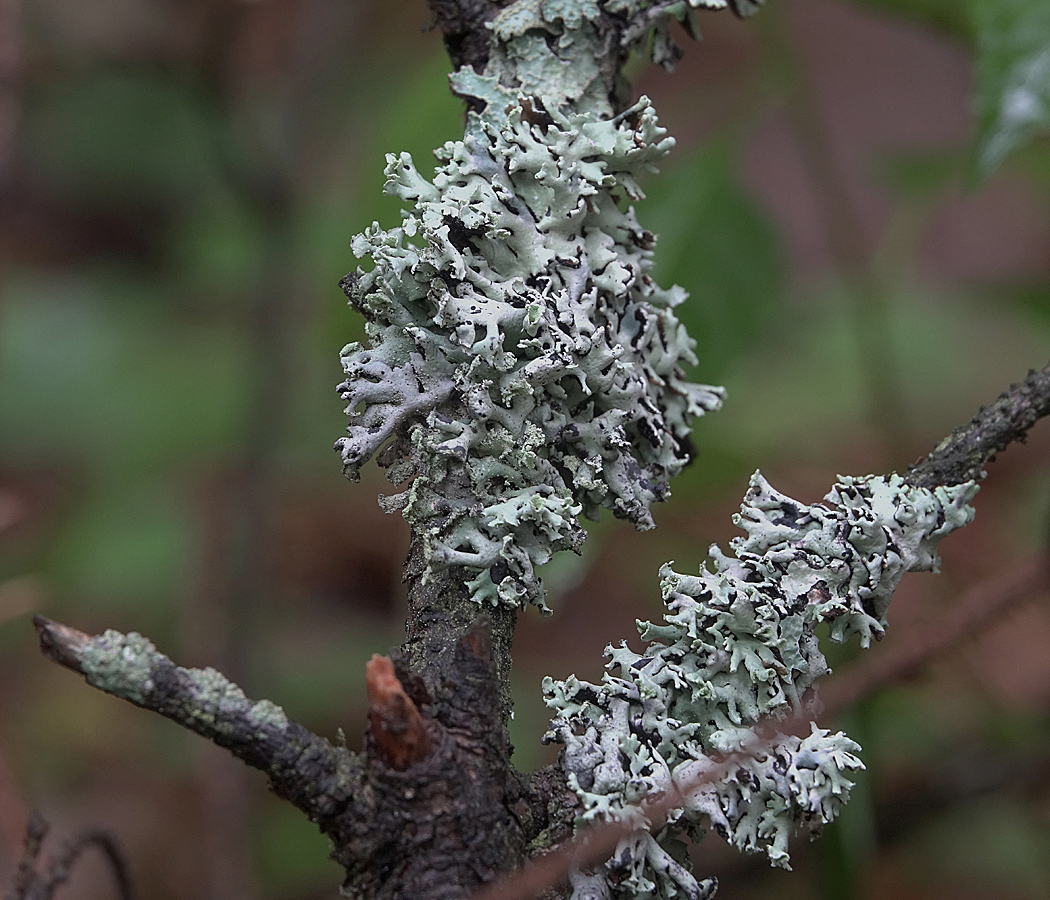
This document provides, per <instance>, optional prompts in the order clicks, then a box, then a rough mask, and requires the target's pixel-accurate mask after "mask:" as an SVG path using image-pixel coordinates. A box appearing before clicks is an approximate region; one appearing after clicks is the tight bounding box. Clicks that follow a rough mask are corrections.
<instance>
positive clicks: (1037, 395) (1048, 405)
mask: <svg viewBox="0 0 1050 900" xmlns="http://www.w3.org/2000/svg"><path fill="white" fill-rule="evenodd" d="M1047 414H1050V365H1047V366H1046V367H1045V368H1043V369H1040V370H1039V371H1038V372H1036V371H1034V370H1033V371H1030V372H1029V373H1028V377H1027V378H1025V379H1024V381H1021V382H1019V383H1018V384H1014V385H1011V386H1010V388H1009V390H1006V391H1003V392H1002V393H1001V394H1000V395H999V397H998V399H997V400H996V401H995V402H994V403H993V404H992V405H991V406H986V407H981V409H980V410H979V411H978V413H977V415H976V416H974V417H973V418H972V419H971V420H970V421H969V422H967V423H966V424H965V425H962V426H960V427H959V428H956V429H955V431H953V432H952V433H951V434H950V435H948V437H946V438H945V439H944V440H943V441H941V442H940V443H939V444H938V445H937V446H936V447H935V448H934V450H933V452H932V453H930V455H929V456H927V457H926V458H925V459H922V460H920V461H919V462H917V463H915V464H914V465H912V466H911V467H910V468H909V469H908V471H907V472H906V473H905V475H904V477H905V480H907V481H908V482H910V483H911V484H914V485H917V486H918V487H924V488H934V487H936V486H937V485H939V484H943V485H952V484H963V483H964V482H967V481H980V480H981V478H982V477H983V475H982V471H983V469H984V467H985V465H987V464H988V463H989V462H991V461H992V460H994V459H995V455H996V454H997V453H999V452H1001V451H1003V450H1005V449H1006V448H1007V447H1008V446H1009V445H1010V444H1012V443H1013V442H1014V441H1021V442H1024V440H1025V438H1026V436H1027V434H1028V429H1029V428H1031V427H1032V426H1033V425H1034V424H1035V423H1036V422H1037V421H1038V420H1039V419H1041V418H1042V417H1043V416H1045V415H1047Z"/></svg>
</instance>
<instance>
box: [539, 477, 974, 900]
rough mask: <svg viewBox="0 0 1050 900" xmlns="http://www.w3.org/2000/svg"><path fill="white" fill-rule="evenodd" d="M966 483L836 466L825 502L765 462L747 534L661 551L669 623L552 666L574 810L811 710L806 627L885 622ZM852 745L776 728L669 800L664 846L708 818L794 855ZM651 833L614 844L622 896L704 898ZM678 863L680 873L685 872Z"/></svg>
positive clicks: (743, 515) (961, 504)
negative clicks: (687, 553)
mask: <svg viewBox="0 0 1050 900" xmlns="http://www.w3.org/2000/svg"><path fill="white" fill-rule="evenodd" d="M976 491H977V487H976V485H974V484H973V483H972V482H971V483H967V484H963V485H957V486H954V487H939V488H937V489H935V490H932V491H931V490H927V489H925V488H917V487H913V486H910V485H908V484H907V483H905V481H904V480H903V479H902V478H901V477H900V476H898V475H890V476H885V477H883V476H870V477H866V478H841V479H840V480H839V482H838V484H837V485H836V486H835V487H834V488H833V489H832V490H831V492H830V493H829V494H828V495H827V497H826V498H825V501H824V504H815V505H813V506H807V505H805V504H802V503H798V502H796V501H794V500H792V499H791V498H789V497H787V496H785V495H783V494H781V493H778V492H777V491H775V490H774V489H773V488H772V487H770V485H769V484H768V483H767V482H766V480H765V479H764V478H762V476H761V475H759V474H757V473H756V475H755V476H754V477H753V478H752V480H751V488H750V490H749V491H748V493H747V495H746V497H745V499H744V503H743V505H742V507H741V512H740V514H739V515H738V516H736V517H735V519H734V521H735V522H736V524H737V525H739V526H740V527H741V528H743V529H744V530H745V531H746V532H747V535H746V537H740V538H737V539H735V540H734V541H733V543H732V549H733V555H732V556H731V557H730V556H727V555H726V554H724V553H722V552H721V551H720V550H719V549H718V547H717V546H713V547H712V548H711V551H710V555H711V560H712V563H713V571H712V570H709V569H707V568H702V569H701V571H700V573H699V574H698V575H695V576H691V575H681V574H678V573H676V572H674V571H673V570H672V569H671V568H670V567H669V566H665V567H664V568H663V570H662V572H661V585H662V590H663V595H664V601H665V602H666V604H667V606H668V608H669V612H668V613H667V615H666V616H665V617H664V618H665V623H666V624H664V625H653V624H651V623H639V630H640V633H641V636H642V637H643V639H645V640H646V641H648V642H649V645H648V646H647V647H646V649H645V650H644V651H643V652H642V653H635V652H634V651H632V650H630V649H629V648H628V647H627V646H626V644H623V645H621V646H620V647H609V648H608V649H607V650H606V655H607V657H608V659H609V662H608V667H609V669H611V670H615V671H617V673H618V674H616V675H613V674H607V675H606V676H605V677H604V679H603V682H602V683H601V684H600V685H594V684H588V683H586V682H581V681H579V680H577V679H576V678H573V677H570V678H569V679H567V680H565V681H554V680H552V679H550V678H548V679H545V681H544V691H545V693H546V697H547V703H548V705H549V706H551V707H552V708H554V709H556V710H557V711H558V715H557V717H556V718H555V719H553V720H552V722H551V730H550V732H548V735H547V738H546V739H547V740H554V741H558V742H560V743H562V744H564V745H565V752H564V756H563V762H564V766H565V769H566V771H567V772H568V773H569V780H570V784H571V785H572V786H573V788H574V789H575V790H576V791H577V793H578V794H579V796H580V799H581V802H582V804H583V808H584V813H583V814H582V816H581V817H580V818H581V821H586V820H588V819H592V818H613V819H616V818H626V819H627V820H628V821H638V823H639V827H643V826H644V825H645V824H646V823H645V822H644V821H642V817H641V814H640V813H639V811H638V810H637V808H636V807H635V806H634V804H637V803H638V802H639V801H641V800H642V799H644V798H646V797H649V796H652V795H654V794H656V793H659V792H660V791H664V790H667V789H668V788H669V787H670V786H671V785H675V786H677V787H680V788H682V789H687V788H688V786H689V785H690V784H691V783H692V782H693V781H694V780H695V778H696V777H697V776H698V775H700V774H701V773H702V772H704V771H707V770H709V769H710V768H711V767H712V766H713V765H714V763H713V762H712V761H711V760H712V758H713V757H718V756H721V755H724V754H727V753H732V752H734V751H738V750H740V749H741V748H747V747H748V746H749V743H750V742H751V741H752V740H753V728H754V726H755V724H756V723H757V722H759V721H760V720H764V721H767V722H769V721H772V722H775V721H776V720H777V719H778V718H783V717H786V716H787V715H789V714H799V713H801V712H804V710H803V707H802V698H803V695H804V694H805V692H806V691H807V690H808V689H809V688H810V687H812V685H813V683H814V681H815V680H816V679H817V678H818V677H819V676H821V675H824V674H826V673H827V672H828V667H827V664H826V663H825V660H824V656H823V654H822V653H821V650H820V647H819V644H818V641H817V637H816V633H815V629H816V627H817V626H818V625H819V624H821V623H827V624H828V625H829V626H830V636H831V638H832V640H837V641H843V640H847V639H848V638H849V637H850V636H851V635H854V634H856V635H858V636H859V638H860V641H861V643H862V645H864V646H867V645H868V643H869V642H870V640H871V638H872V637H875V638H879V637H881V636H882V634H883V632H884V629H885V625H886V621H885V615H886V609H887V606H888V604H889V600H890V598H891V596H892V595H893V592H894V590H895V589H896V587H897V585H898V584H899V582H900V580H901V578H902V577H903V576H904V574H905V573H906V572H922V571H936V570H937V565H938V558H937V553H936V546H937V542H938V541H939V540H940V539H941V538H943V537H944V536H945V535H946V534H948V533H949V532H951V531H953V530H955V529H956V528H959V527H961V526H963V525H965V524H966V523H967V522H969V521H970V520H971V518H972V516H973V510H972V508H971V507H970V506H969V502H970V501H971V500H972V499H973V496H974V494H975V493H976ZM858 751H859V747H858V746H857V745H856V744H855V743H854V742H853V741H851V740H850V739H849V738H847V737H846V736H845V735H842V734H830V733H828V732H827V731H824V730H821V729H819V728H817V727H816V725H814V726H813V730H812V733H811V734H810V735H809V736H807V737H806V738H804V739H799V738H798V737H794V736H787V735H781V736H780V737H778V738H775V739H773V740H772V741H771V742H770V743H769V746H768V747H767V748H765V749H764V750H763V752H762V753H760V754H758V755H754V754H751V755H750V756H749V759H748V760H747V761H745V762H742V763H741V765H740V766H739V768H738V769H737V771H736V772H735V773H734V774H733V775H731V776H730V777H729V778H726V779H723V780H721V781H718V782H715V783H711V784H707V785H705V786H704V787H703V788H702V789H701V790H700V791H699V792H698V793H696V794H695V796H693V797H692V798H691V799H690V801H689V802H688V803H687V804H686V806H685V807H684V808H683V809H681V810H678V811H676V812H675V813H674V814H673V815H672V817H671V820H670V825H669V830H668V832H667V833H666V834H665V835H664V836H663V839H662V840H661V841H660V842H658V843H664V844H665V845H666V846H665V849H668V850H673V848H674V840H675V837H674V836H675V834H677V833H680V832H683V831H684V832H686V833H688V834H690V835H691V836H692V837H694V838H698V837H699V836H700V835H701V834H702V830H703V828H704V827H705V825H710V826H711V827H713V828H714V829H715V830H716V831H718V832H719V833H720V834H721V835H722V836H723V837H725V838H726V839H727V840H728V841H730V842H731V843H733V844H734V845H736V846H738V847H740V848H741V849H744V850H757V851H763V852H765V853H766V854H767V856H768V857H769V859H770V861H771V862H772V863H774V864H776V865H782V866H786V865H787V863H788V855H787V840H788V837H789V836H790V835H791V834H792V833H793V832H794V831H795V830H796V829H797V828H799V827H800V826H807V827H810V828H819V827H820V826H821V825H823V824H824V823H826V822H829V821H830V820H831V819H832V818H834V816H835V815H836V813H837V812H838V810H839V808H840V807H841V805H842V804H843V803H844V802H845V800H846V798H847V796H848V794H849V789H850V786H851V782H850V779H849V773H850V772H851V771H855V770H856V769H858V768H861V763H860V760H859V759H858V757H857V755H856V754H857V752H858ZM653 840H654V839H653V838H652V837H650V836H649V835H647V834H642V833H639V834H636V835H634V836H632V837H631V838H630V839H629V840H627V841H625V842H623V843H622V844H621V846H620V847H619V848H618V851H617V854H616V855H615V856H614V857H613V859H612V860H611V861H610V862H609V863H607V864H606V866H605V874H606V875H607V877H608V879H609V880H610V883H615V884H617V885H619V887H618V888H617V890H618V891H620V892H622V893H623V894H625V895H626V896H629V897H632V898H649V897H654V898H655V897H661V898H668V900H671V898H677V897H689V898H698V897H705V896H708V895H709V894H710V893H711V892H712V891H713V885H711V884H708V883H705V882H698V881H696V879H694V878H693V877H692V876H691V875H690V874H689V873H688V871H687V870H685V869H681V868H675V867H671V866H669V865H665V864H664V863H663V862H660V864H659V865H655V864H654V862H653V860H654V859H662V858H660V857H659V856H658V854H656V852H655V850H654V849H653V847H652V844H651V842H652V841H653ZM683 873H684V874H683Z"/></svg>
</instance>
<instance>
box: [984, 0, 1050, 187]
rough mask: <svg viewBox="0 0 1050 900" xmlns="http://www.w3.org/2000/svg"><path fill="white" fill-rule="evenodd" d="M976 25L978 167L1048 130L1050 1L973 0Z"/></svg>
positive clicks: (987, 167)
mask: <svg viewBox="0 0 1050 900" xmlns="http://www.w3.org/2000/svg"><path fill="white" fill-rule="evenodd" d="M970 5H971V8H972V9H973V15H974V20H975V23H976V26H977V46H978V55H977V98H976V107H977V116H978V130H979V141H978V145H977V153H976V157H977V158H976V166H977V172H978V174H979V175H980V176H987V175H989V174H990V173H992V172H994V171H995V170H996V169H997V168H998V167H999V166H1000V165H1001V164H1002V162H1003V160H1004V159H1006V157H1007V156H1008V155H1009V154H1010V152H1011V151H1012V150H1014V149H1015V148H1017V147H1019V146H1021V145H1023V144H1024V143H1025V142H1027V141H1030V140H1032V139H1033V138H1035V137H1037V136H1045V135H1046V134H1047V133H1048V132H1050V3H1046V2H1045V0H970Z"/></svg>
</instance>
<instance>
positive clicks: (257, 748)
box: [33, 616, 357, 822]
mask: <svg viewBox="0 0 1050 900" xmlns="http://www.w3.org/2000/svg"><path fill="white" fill-rule="evenodd" d="M33 624H34V625H35V626H36V629H37V632H38V633H39V635H40V648H41V650H42V651H43V653H44V655H45V656H46V657H47V658H48V659H50V660H52V661H54V662H57V663H60V664H61V665H63V666H65V667H66V668H68V669H72V670H73V671H75V672H79V673H80V674H81V675H83V676H84V678H85V679H86V680H87V682H88V684H90V685H92V686H93V687H96V688H98V689H99V690H101V691H105V692H106V693H107V694H112V695H113V696H115V697H120V698H121V699H123V700H127V701H128V702H130V703H134V704H135V705H136V706H141V707H142V708H143V709H149V710H152V711H154V712H158V713H160V714H161V715H162V716H165V717H166V718H169V719H171V720H173V721H175V722H177V723H178V724H180V725H182V726H183V727H184V728H188V729H190V730H191V731H194V732H196V733H197V734H199V735H201V736H202V737H206V738H208V739H209V740H210V741H213V742H214V743H216V744H218V745H219V746H220V747H224V748H225V749H227V750H229V751H230V752H231V753H232V754H233V755H234V756H236V757H237V758H238V759H240V760H242V761H243V762H245V763H247V764H248V765H250V766H253V767H254V768H256V769H261V770H262V771H263V772H265V773H266V774H267V775H268V776H269V778H270V784H271V786H272V787H273V790H274V792H275V793H277V794H278V795H279V796H281V797H283V798H284V799H286V800H288V801H289V802H291V803H293V804H294V805H295V806H297V807H299V809H301V810H302V811H303V812H305V813H306V814H307V815H308V816H309V817H310V818H311V819H312V820H313V821H315V822H316V821H322V820H325V819H328V818H330V817H332V816H333V815H335V814H337V813H338V812H339V811H340V810H341V809H342V808H343V807H344V806H345V804H346V800H347V796H348V794H349V793H350V791H351V789H352V785H353V783H354V781H355V772H356V769H357V762H356V760H355V758H354V757H353V756H352V755H351V754H350V752H349V751H347V750H346V749H344V748H341V747H333V746H332V745H331V744H330V743H329V742H328V741H327V740H325V739H324V738H322V737H319V736H317V735H315V734H313V733H312V732H311V731H309V730H307V729H306V728H304V727H303V726H302V725H299V724H298V723H296V722H292V721H290V720H289V719H288V718H287V716H285V714H284V710H282V709H281V708H280V707H279V706H277V705H276V704H274V703H271V702H270V701H268V700H261V701H259V702H253V701H252V700H249V699H248V698H247V697H246V696H245V695H244V692H243V691H242V690H241V689H240V688H239V687H237V685H235V684H233V683H232V682H231V681H229V680H228V679H227V678H225V677H224V676H223V675H221V674H220V673H218V672H216V671H215V670H214V669H184V668H181V667H179V666H176V665H175V663H173V662H172V661H171V660H170V659H168V657H166V656H165V655H164V654H163V653H160V652H158V651H157V649H156V648H155V647H154V646H153V644H151V643H150V642H149V641H147V640H146V639H145V638H143V637H142V636H141V635H138V634H134V633H132V634H127V635H125V634H121V633H120V632H119V631H107V632H106V633H105V634H103V635H99V636H98V637H92V636H90V635H87V634H84V632H82V631H77V630H76V629H75V628H70V627H68V626H66V625H61V624H59V623H58V622H53V621H51V620H50V619H46V618H44V617H43V616H35V617H34V618H33Z"/></svg>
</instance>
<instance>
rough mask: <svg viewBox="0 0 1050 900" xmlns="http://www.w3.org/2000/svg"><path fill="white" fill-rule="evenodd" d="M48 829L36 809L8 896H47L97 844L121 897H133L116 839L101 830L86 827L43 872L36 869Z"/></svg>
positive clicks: (23, 899)
mask: <svg viewBox="0 0 1050 900" xmlns="http://www.w3.org/2000/svg"><path fill="white" fill-rule="evenodd" d="M47 833H48V824H47V822H45V821H44V819H43V817H41V816H40V814H39V813H33V815H32V817H31V818H30V820H29V824H28V825H27V826H26V836H25V845H24V846H25V851H24V853H23V856H22V861H21V862H20V863H19V866H18V874H17V875H16V876H15V885H14V890H13V891H12V893H11V894H10V895H8V900H51V898H52V897H54V895H55V891H56V890H57V889H58V888H59V887H60V886H61V885H63V884H65V882H66V881H67V880H68V879H69V875H70V872H71V871H72V868H73V866H74V865H75V864H76V862H77V860H79V859H80V855H81V854H82V853H83V852H84V851H85V850H87V849H88V848H89V847H97V848H98V849H99V851H100V852H101V853H102V855H103V856H104V857H105V858H106V861H107V862H108V863H109V867H110V870H111V871H112V872H113V877H114V879H115V880H116V882H117V889H118V891H119V894H120V898H121V900H134V897H135V892H134V890H133V889H132V885H131V875H130V874H129V872H128V865H127V863H126V862H125V860H124V856H123V854H122V853H121V852H120V848H119V847H118V846H117V842H116V841H115V840H114V839H113V838H112V837H111V836H110V835H109V834H107V833H106V832H104V831H88V832H85V833H84V834H82V835H81V836H80V837H78V838H77V839H76V840H74V841H73V842H72V843H71V844H69V845H68V846H67V847H66V848H65V850H63V851H62V853H61V854H59V856H58V857H56V858H55V859H53V860H52V861H51V865H50V866H49V867H48V870H47V872H46V873H42V872H38V871H37V869H36V863H37V860H39V858H40V850H41V848H42V847H43V843H44V838H45V837H46V836H47Z"/></svg>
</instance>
